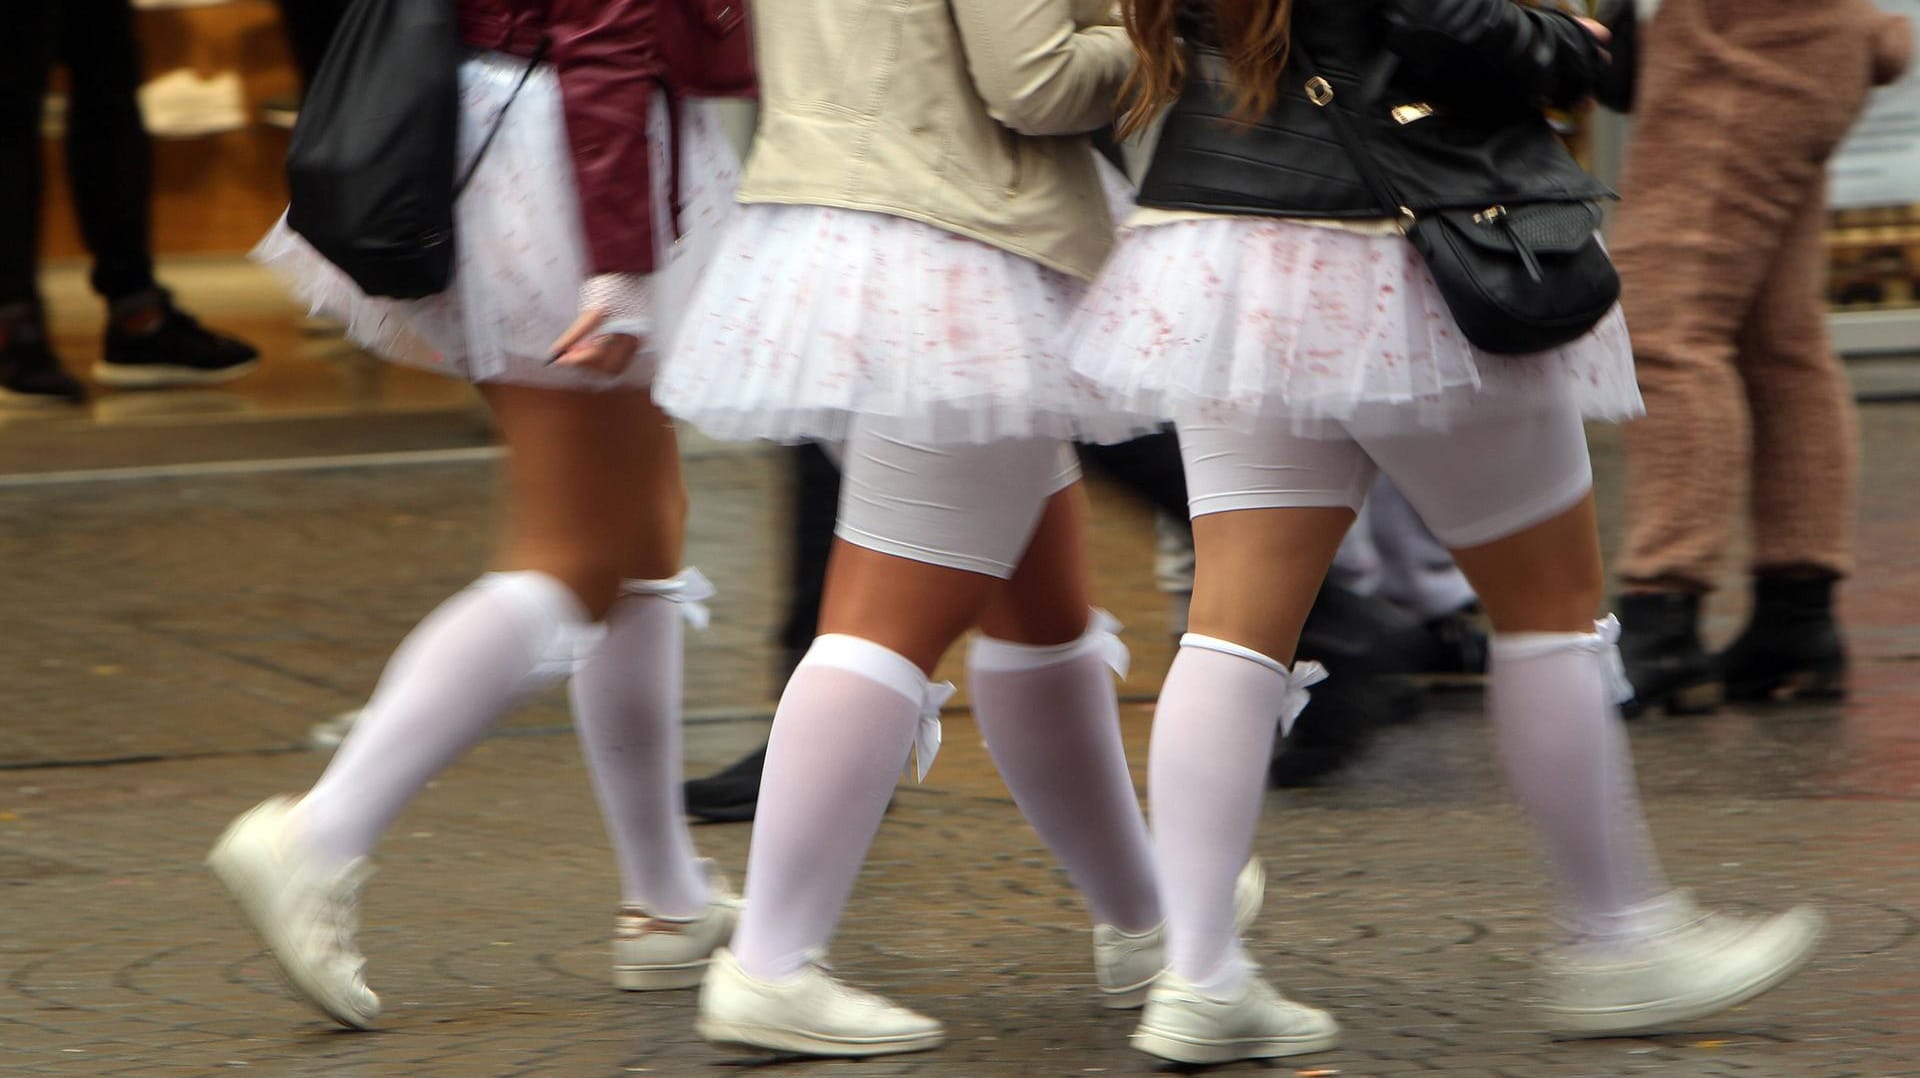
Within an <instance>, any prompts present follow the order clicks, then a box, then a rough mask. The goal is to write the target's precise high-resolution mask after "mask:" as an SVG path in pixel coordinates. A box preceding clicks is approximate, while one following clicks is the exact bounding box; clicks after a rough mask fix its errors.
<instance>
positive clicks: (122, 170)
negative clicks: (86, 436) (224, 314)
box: [59, 0, 259, 388]
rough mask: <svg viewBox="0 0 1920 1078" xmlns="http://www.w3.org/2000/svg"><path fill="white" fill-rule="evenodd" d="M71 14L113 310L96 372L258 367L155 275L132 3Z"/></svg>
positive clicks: (175, 379)
mask: <svg viewBox="0 0 1920 1078" xmlns="http://www.w3.org/2000/svg"><path fill="white" fill-rule="evenodd" d="M61 11H62V13H63V17H62V20H61V25H60V39H59V53H60V57H61V59H62V60H63V61H64V62H65V64H66V67H67V74H68V86H69V89H68V106H67V178H68V183H69V184H70V185H71V187H72V191H73V203H74V211H75V213H76V215H77V216H78V217H79V220H80V234H81V237H82V238H83V239H84V240H85V241H86V244H87V250H88V251H90V252H92V254H93V277H92V282H93V289H94V291H95V292H98V293H99V294H100V297H101V298H102V299H104V300H106V302H107V312H108V317H107V332H106V343H105V348H104V355H103V357H102V359H101V361H100V363H99V364H98V365H97V366H95V368H94V377H95V378H96V379H98V380H99V381H101V382H103V383H105V384H107V385H111V386H122V387H126V388H156V387H161V386H178V385H214V384H218V383H221V382H228V381H232V380H233V379H235V378H238V377H240V376H241V375H243V374H246V373H247V372H248V371H250V370H252V369H253V368H254V367H255V366H256V365H257V361H258V355H259V353H258V352H256V351H255V350H254V348H253V347H252V346H251V345H248V344H246V343H244V342H242V341H238V340H235V339H233V338H231V337H226V336H222V335H221V334H218V333H214V332H212V331H209V330H207V329H205V328H204V327H202V326H201V325H200V323H199V322H198V321H196V320H195V319H194V318H193V316H191V315H189V314H187V313H186V312H184V311H182V310H180V309H179V308H177V307H175V306H174V305H173V299H172V297H171V296H170V295H169V294H168V293H167V291H166V290H165V289H163V288H161V287H160V286H159V284H158V283H156V281H155V280H154V276H153V228H152V219H151V217H152V212H153V152H152V146H151V144H150V143H149V142H148V140H147V132H146V128H145V127H144V126H143V125H142V123H141V119H140V101H139V88H140V50H139V46H138V43H137V42H136V41H135V39H134V32H133V8H132V5H131V3H130V0H68V2H67V3H65V4H63V5H61Z"/></svg>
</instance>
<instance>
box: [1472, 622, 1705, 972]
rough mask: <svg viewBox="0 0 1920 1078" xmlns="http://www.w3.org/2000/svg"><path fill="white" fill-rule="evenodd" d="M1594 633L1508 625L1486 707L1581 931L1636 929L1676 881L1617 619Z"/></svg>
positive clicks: (1497, 641) (1497, 644)
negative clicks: (1655, 829) (1661, 833)
mask: <svg viewBox="0 0 1920 1078" xmlns="http://www.w3.org/2000/svg"><path fill="white" fill-rule="evenodd" d="M1596 629H1597V631H1596V632H1593V633H1502V634H1496V635H1495V636H1494V638H1493V644H1492V649H1491V651H1492V662H1491V665H1490V667H1489V670H1488V678H1487V712H1488V714H1489V715H1490V716H1491V718H1492V720H1493V727H1494V734H1495V736H1496V737H1497V738H1498V739H1499V743H1500V754H1501V756H1502V758H1503V759H1504V760H1505V762H1506V769H1507V778H1508V781H1509V782H1511V783H1512V784H1513V789H1514V793H1515V795H1516V796H1517V797H1518V798H1519V801H1520V805H1521V807H1522V808H1524V809H1525V810H1526V812H1527V814H1528V816H1530V817H1532V820H1533V824H1534V827H1535V828H1536V829H1538V831H1539V834H1540V839H1541V843H1542V845H1543V846H1544V847H1545V848H1546V852H1547V854H1548V857H1549V859H1550V860H1551V862H1552V864H1553V868H1554V871H1555V874H1556V875H1557V876H1558V877H1559V880H1560V884H1561V886H1562V890H1563V892H1564V895H1565V901H1566V903H1567V906H1568V912H1569V914H1570V915H1571V920H1572V922H1573V927H1574V928H1575V929H1576V930H1578V931H1580V932H1582V933H1584V934H1585V935H1587V936H1589V937H1597V938H1607V937H1618V936H1623V935H1632V934H1634V933H1635V932H1636V931H1637V930H1638V929H1639V926H1640V925H1641V924H1642V923H1643V918H1644V917H1645V916H1646V915H1647V914H1649V913H1651V912H1653V911H1655V910H1657V909H1659V908H1660V906H1661V905H1662V903H1663V900H1664V899H1665V898H1666V897H1667V896H1668V895H1669V894H1670V891H1671V889H1670V888H1669V886H1668V885H1667V883H1666V880H1665V879H1664V877H1663V876H1662V875H1661V872H1660V865H1659V862H1658V861H1657V859H1656V858H1655V856H1654V852H1653V845H1652V842H1651V840H1650V839H1649V838H1648V835H1647V828H1646V820H1645V818H1644V817H1643V816H1642V815H1641V812H1640V798H1639V793H1638V791H1637V789H1636V786H1635V783H1634V777H1633V753H1632V750H1631V748H1630V747H1629V746H1628V744H1627V736H1626V727H1625V724H1624V723H1622V722H1621V720H1620V708H1619V704H1618V701H1619V700H1620V699H1621V693H1622V690H1623V688H1624V687H1625V684H1626V678H1625V674H1624V673H1623V672H1622V671H1621V669H1620V658H1619V651H1618V649H1617V647H1616V645H1615V642H1616V641H1617V640H1618V639H1619V636H1620V628H1619V624H1618V623H1617V622H1615V621H1614V620H1613V619H1612V618H1608V619H1607V620H1606V621H1604V622H1601V623H1600V624H1599V625H1598V626H1597V627H1596Z"/></svg>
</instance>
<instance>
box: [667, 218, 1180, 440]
mask: <svg viewBox="0 0 1920 1078" xmlns="http://www.w3.org/2000/svg"><path fill="white" fill-rule="evenodd" d="M1085 287H1086V286H1085V284H1084V283H1082V282H1080V281H1078V280H1075V279H1074V278H1072V277H1069V276H1067V275H1065V274H1061V273H1057V272H1055V271H1053V270H1050V269H1047V268H1046V267H1044V266H1041V265H1039V264H1038V263H1036V262H1033V261H1031V260H1029V259H1026V258H1022V257H1020V256H1018V255H1015V254H1012V253H1010V252H1007V251H1004V250H1001V249H1000V248H998V247H994V246H991V245H989V244H986V243H981V242H979V241H977V240H972V239H968V238H966V237H964V236H959V235H955V234H954V233H951V232H948V231H945V230H944V229H940V228H936V227H934V226H932V225H928V224H923V223H921V222H919V221H914V220H909V219H907V218H904V217H896V216H892V215H890V214H883V213H868V212H864V211H860V210H846V209H832V208H827V207H820V206H804V205H803V206H789V205H767V204H757V203H756V204H749V205H744V206H741V207H739V208H738V209H737V210H736V212H735V216H734V218H733V220H732V221H731V222H730V223H729V225H728V227H727V230H726V234H725V235H724V236H723V237H722V238H721V239H720V242H719V250H718V251H717V252H716V253H715V255H714V259H713V264H712V266H711V268H710V270H709V271H708V272H707V273H706V274H705V275H704V277H703V278H702V279H701V281H700V284H699V286H698V287H697V288H696V290H695V292H694V298H693V302H692V304H691V305H690V307H689V309H688V310H687V312H686V322H685V332H684V333H682V334H681V335H680V337H679V338H678V339H677V340H676V341H675V343H674V347H673V349H672V351H671V352H670V353H669V354H668V356H667V358H666V361H665V363H664V364H663V366H662V368H661V372H660V375H659V378H658V379H657V381H656V382H655V385H654V398H655V400H657V401H659V403H660V405H661V407H663V408H665V409H666V410H667V411H668V412H670V413H672V414H674V415H676V416H679V417H680V418H682V419H686V420H688V421H690V422H692V423H694V424H695V425H697V426H698V427H700V428H701V429H702V430H704V431H706V432H707V433H708V434H711V435H713V436H715V437H718V438H725V439H732V440H751V439H770V440H773V441H779V442H795V441H803V440H808V439H818V440H824V441H839V440H841V439H844V438H845V437H846V434H847V429H848V424H849V422H850V421H851V420H852V419H853V418H854V417H857V416H876V417H884V418H887V419H890V420H900V421H903V422H904V423H906V424H907V425H908V426H909V427H910V428H911V429H913V431H914V432H915V434H914V436H915V438H916V439H917V440H920V441H923V442H927V443H936V444H937V443H955V442H976V443H977V442H988V441H997V440H1000V439H1005V438H1027V437H1050V438H1068V439H1086V440H1098V441H1114V440H1122V439H1125V438H1127V437H1130V436H1132V435H1133V434H1134V433H1137V432H1138V431H1140V430H1143V429H1149V428H1150V427H1151V424H1150V423H1147V422H1143V421H1141V420H1139V419H1137V418H1128V417H1124V416H1120V415H1117V414H1115V413H1113V412H1112V411H1111V410H1110V409H1108V408H1107V407H1106V405H1105V403H1104V401H1103V400H1101V397H1100V394H1099V393H1098V391H1097V390H1096V389H1095V388H1094V387H1092V386H1091V385H1090V384H1089V383H1087V382H1086V381H1085V380H1084V379H1080V378H1077V377H1076V376H1075V375H1074V374H1073V372H1072V371H1071V370H1070V369H1069V367H1068V365H1067V363H1066V360H1065V358H1064V357H1063V356H1061V354H1060V353H1059V350H1058V339H1059V333H1060V328H1061V326H1062V325H1064V324H1065V322H1066V320H1067V318H1068V316H1069V315H1070V314H1071V313H1072V311H1073V308H1074V305H1075V303H1076V302H1077V301H1078V300H1079V298H1080V295H1081V294H1082V292H1083V291H1084V290H1085Z"/></svg>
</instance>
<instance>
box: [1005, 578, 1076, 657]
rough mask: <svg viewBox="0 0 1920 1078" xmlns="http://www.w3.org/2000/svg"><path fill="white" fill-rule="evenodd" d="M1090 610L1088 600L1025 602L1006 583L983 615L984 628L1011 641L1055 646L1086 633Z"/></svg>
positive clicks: (1035, 645)
mask: <svg viewBox="0 0 1920 1078" xmlns="http://www.w3.org/2000/svg"><path fill="white" fill-rule="evenodd" d="M1088 614H1089V611H1088V607H1087V605H1086V604H1084V603H1059V602H1054V603H1048V604H1046V605H1041V604H1038V603H1022V602H1021V601H1020V599H1019V597H1018V596H1017V595H1015V594H1014V593H1013V591H1012V589H1011V588H1009V587H1008V586H1007V585H1005V584H1003V585H1002V586H1001V587H1000V588H999V590H998V591H997V592H996V593H995V595H994V598H993V601H992V602H990V603H988V604H987V609H986V612H985V613H983V614H981V615H980V631H981V632H983V633H985V634H987V635H988V636H990V637H993V638H994V639H995V640H1005V641H1006V642H1008V643H1010V644H1026V645H1028V646H1030V647H1053V646H1054V645H1057V644H1070V643H1072V642H1073V641H1075V640H1078V639H1080V638H1081V637H1082V636H1084V635H1086V632H1087V619H1088Z"/></svg>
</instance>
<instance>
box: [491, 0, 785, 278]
mask: <svg viewBox="0 0 1920 1078" xmlns="http://www.w3.org/2000/svg"><path fill="white" fill-rule="evenodd" d="M458 2H459V12H460V34H461V37H462V39H463V40H464V41H465V42H466V44H467V45H468V46H469V47H471V48H475V49H489V50H494V51H498V52H504V53H508V54H510V55H514V56H532V55H533V53H534V50H535V48H537V47H538V46H539V43H540V40H541V38H543V37H544V38H545V39H546V40H547V59H548V60H549V61H550V62H551V63H552V64H553V67H554V72H555V74H556V75H558V77H559V80H560V97H561V100H562V104H563V108H564V110H565V113H566V124H567V141H568V143H569V144H570V145H571V146H572V148H573V171H574V179H575V181H576V183H577V184H578V186H579V188H580V211H581V216H582V217H583V218H584V225H585V229H586V239H587V252H588V256H589V258H590V259H591V260H592V263H593V264H592V266H591V267H590V268H589V272H591V273H651V272H653V270H654V222H653V188H654V184H656V183H670V182H671V180H672V178H671V177H663V176H654V175H653V158H652V155H651V154H650V153H649V152H648V149H647V117H648V115H649V113H650V111H651V108H652V104H653V95H654V94H655V93H658V92H661V91H664V92H666V93H667V94H668V96H669V97H670V98H678V97H680V96H682V95H696V96H699V95H744V94H748V93H751V92H752V89H753V83H752V74H751V72H752V46H751V44H750V43H749V41H748V37H747V29H746V22H745V6H744V5H745V0H458Z"/></svg>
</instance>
